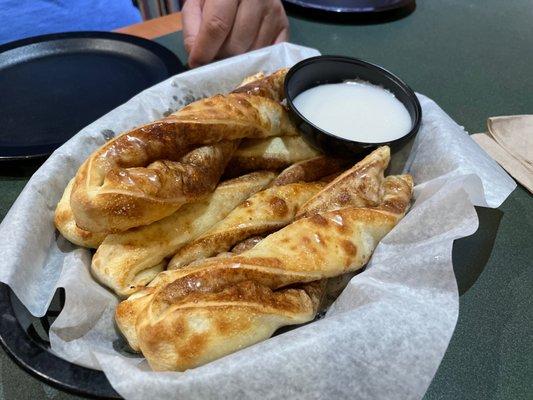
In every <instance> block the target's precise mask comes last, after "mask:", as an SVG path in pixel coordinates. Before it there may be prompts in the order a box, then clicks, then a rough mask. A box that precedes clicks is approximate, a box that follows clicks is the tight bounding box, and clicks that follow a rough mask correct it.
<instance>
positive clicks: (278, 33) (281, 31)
mask: <svg viewBox="0 0 533 400" xmlns="http://www.w3.org/2000/svg"><path fill="white" fill-rule="evenodd" d="M271 3H273V4H271V5H270V6H269V7H268V10H267V13H266V14H265V16H264V18H263V21H262V23H261V27H260V28H259V32H258V34H257V37H256V38H255V40H254V42H253V44H252V47H251V49H259V48H261V47H265V46H269V45H271V44H274V43H279V42H282V41H284V40H287V39H288V33H289V20H288V19H287V15H286V14H285V10H284V9H283V6H282V5H281V2H280V1H273V2H271Z"/></svg>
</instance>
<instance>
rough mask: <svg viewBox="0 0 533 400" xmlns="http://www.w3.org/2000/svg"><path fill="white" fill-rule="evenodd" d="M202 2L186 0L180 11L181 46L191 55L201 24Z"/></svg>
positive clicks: (200, 0) (199, 0)
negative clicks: (181, 25)
mask: <svg viewBox="0 0 533 400" xmlns="http://www.w3.org/2000/svg"><path fill="white" fill-rule="evenodd" d="M202 3H203V2H202V0H187V1H186V2H185V5H184V6H183V9H182V11H181V19H182V23H183V45H184V46H185V50H186V51H187V53H189V54H190V53H191V51H192V48H193V47H194V43H195V41H196V36H197V35H198V31H199V30H200V24H201V22H202Z"/></svg>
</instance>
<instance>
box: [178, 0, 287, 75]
mask: <svg viewBox="0 0 533 400" xmlns="http://www.w3.org/2000/svg"><path fill="white" fill-rule="evenodd" d="M182 21H183V41H184V44H185V49H186V50H187V52H188V53H189V66H191V67H198V66H200V65H203V64H207V63H209V62H210V61H213V60H214V59H216V58H224V57H230V56H234V55H237V54H242V53H245V52H247V51H249V50H254V49H258V48H261V47H264V46H268V45H271V44H274V43H279V42H283V41H286V40H287V39H288V37H289V21H288V19H287V15H286V14H285V10H284V9H283V6H282V4H281V0H187V1H186V2H185V5H184V6H183V10H182Z"/></svg>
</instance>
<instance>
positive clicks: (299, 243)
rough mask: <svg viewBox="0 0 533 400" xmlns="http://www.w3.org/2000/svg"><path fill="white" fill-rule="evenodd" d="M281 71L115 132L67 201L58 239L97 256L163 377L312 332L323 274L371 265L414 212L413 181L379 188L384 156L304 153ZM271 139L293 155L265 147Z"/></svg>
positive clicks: (385, 181) (127, 325) (124, 321)
mask: <svg viewBox="0 0 533 400" xmlns="http://www.w3.org/2000/svg"><path fill="white" fill-rule="evenodd" d="M286 71H287V70H286V69H281V70H278V71H276V72H274V73H273V74H271V75H267V76H263V75H262V74H259V75H256V76H252V77H250V78H247V79H246V80H245V82H243V84H242V85H241V86H239V87H238V88H236V89H235V90H234V91H233V92H231V93H229V94H227V95H216V96H213V97H209V98H206V99H202V100H199V101H197V102H195V103H192V104H190V105H188V106H186V107H184V108H182V109H180V110H179V111H177V112H175V113H173V114H171V115H169V116H168V117H166V118H164V119H162V120H159V121H155V122H153V123H150V124H148V125H144V126H141V127H138V128H135V129H133V130H131V131H129V132H125V133H123V134H121V135H119V136H118V137H116V138H115V139H113V140H111V141H109V142H108V143H106V144H105V145H104V146H102V147H101V148H99V149H98V150H97V151H95V152H94V153H93V154H91V155H90V157H89V158H88V159H87V160H86V161H85V162H84V163H83V164H82V166H81V167H80V169H79V170H78V172H77V173H76V175H75V176H74V177H73V178H72V180H71V182H70V183H69V185H68V186H67V188H66V189H65V192H64V194H63V197H62V199H61V200H60V201H59V203H58V206H57V208H56V211H55V225H56V227H57V229H58V230H59V232H61V234H62V235H63V236H64V237H65V238H67V239H68V240H69V241H71V242H72V243H75V244H77V245H80V246H83V247H90V248H95V249H96V252H95V253H94V255H93V258H92V262H91V272H92V274H93V276H94V277H95V278H96V279H97V280H98V281H99V282H100V283H101V284H102V285H105V286H106V287H108V288H109V289H111V290H112V291H114V292H115V293H116V295H117V296H120V298H121V299H122V301H121V302H120V303H119V304H118V306H117V308H116V313H115V319H116V323H117V326H118V329H119V330H120V332H121V334H122V335H123V336H124V337H125V338H126V340H127V342H128V344H129V346H130V347H131V349H132V350H134V351H137V352H139V353H140V354H142V356H143V357H145V358H146V360H147V361H148V363H149V365H150V367H151V368H153V369H154V370H158V371H184V370H187V369H190V368H195V367H198V366H201V365H203V364H205V363H208V362H210V361H213V360H216V359H218V358H220V357H223V356H225V355H227V354H230V353H232V352H235V351H238V350H239V349H242V348H244V347H247V346H251V345H253V344H255V343H257V342H259V341H262V340H265V339H267V338H269V337H270V336H271V335H272V334H273V333H274V332H275V331H276V330H277V329H279V328H281V327H283V326H287V325H296V324H303V323H306V322H309V321H312V320H313V319H314V318H315V316H316V314H317V312H318V310H319V309H320V304H321V300H322V299H323V298H324V292H325V289H326V281H327V279H329V278H335V277H338V276H340V275H343V274H345V273H349V272H354V271H357V270H359V269H360V268H362V267H363V266H364V265H365V264H366V263H367V262H368V260H369V259H370V257H371V255H372V252H373V251H374V249H375V247H376V246H377V244H378V243H379V241H380V240H381V238H382V237H383V236H385V235H386V234H387V233H388V232H389V231H390V230H391V229H392V228H393V227H394V226H395V225H396V224H397V223H398V221H399V220H400V219H401V218H402V217H403V216H404V214H405V213H406V212H407V210H408V208H409V204H410V201H411V195H412V190H413V180H412V178H411V176H410V175H390V176H386V177H385V175H384V172H385V169H386V168H387V166H388V164H389V160H390V150H389V148H388V147H386V146H383V147H380V148H378V149H376V150H374V151H373V152H372V153H370V154H369V155H367V156H366V157H364V158H363V159H361V160H360V161H358V162H356V163H354V162H353V160H342V159H331V158H328V157H326V156H323V155H319V154H317V153H316V151H315V150H313V149H312V148H310V147H308V146H307V145H306V143H305V142H304V141H303V139H302V138H301V137H300V136H299V134H298V131H297V129H296V128H295V126H294V125H293V123H292V122H291V120H290V118H289V116H288V114H287V111H286V109H285V108H284V107H283V105H281V103H280V102H281V101H282V100H283V98H284V96H283V82H284V77H285V74H286ZM277 141H280V142H283V143H284V144H285V146H284V147H285V149H287V150H286V152H285V155H284V156H283V155H277V154H276V153H275V151H274V152H272V153H271V154H269V153H267V152H264V151H256V150H255V149H264V148H269V149H272V148H275V146H276V142H277ZM254 152H255V154H254ZM280 170H281V172H279V171H280ZM227 174H231V176H233V177H232V178H229V179H224V175H227Z"/></svg>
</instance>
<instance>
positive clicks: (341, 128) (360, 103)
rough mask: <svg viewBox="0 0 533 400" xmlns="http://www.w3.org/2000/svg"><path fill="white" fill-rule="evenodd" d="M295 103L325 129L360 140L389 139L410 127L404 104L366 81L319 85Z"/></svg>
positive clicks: (399, 135) (307, 116)
mask: <svg viewBox="0 0 533 400" xmlns="http://www.w3.org/2000/svg"><path fill="white" fill-rule="evenodd" d="M293 104H294V106H295V107H296V108H297V109H298V111H299V112H300V113H301V114H302V115H303V116H304V117H305V118H307V119H308V120H309V121H310V122H312V123H313V124H314V125H316V126H318V127H319V128H321V129H322V130H324V131H326V132H329V133H332V134H333V135H335V136H339V137H342V138H345V139H348V140H353V141H357V142H366V143H380V142H387V141H390V140H394V139H398V138H400V137H402V136H404V135H406V134H407V133H408V132H409V131H410V130H411V117H410V116H409V112H408V111H407V109H406V108H405V106H404V105H403V104H402V103H401V102H400V101H399V100H398V99H397V98H396V97H395V96H394V95H393V94H392V93H391V92H389V91H388V90H386V89H383V88H382V87H380V86H376V85H372V84H371V83H368V82H364V81H350V82H345V83H334V84H325V85H320V86H316V87H313V88H311V89H308V90H306V91H305V92H302V93H300V94H299V95H298V96H296V98H295V99H294V100H293Z"/></svg>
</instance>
